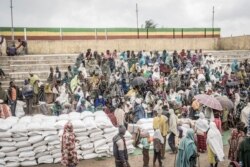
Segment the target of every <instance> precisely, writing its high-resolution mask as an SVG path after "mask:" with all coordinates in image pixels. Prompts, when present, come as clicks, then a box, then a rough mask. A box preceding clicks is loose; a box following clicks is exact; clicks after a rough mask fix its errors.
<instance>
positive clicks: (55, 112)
mask: <svg viewBox="0 0 250 167" xmlns="http://www.w3.org/2000/svg"><path fill="white" fill-rule="evenodd" d="M51 110H52V113H53V115H55V116H59V115H60V114H61V113H62V110H63V107H62V105H61V104H60V101H59V99H58V98H57V99H56V101H55V103H54V104H53V106H52V107H51Z"/></svg>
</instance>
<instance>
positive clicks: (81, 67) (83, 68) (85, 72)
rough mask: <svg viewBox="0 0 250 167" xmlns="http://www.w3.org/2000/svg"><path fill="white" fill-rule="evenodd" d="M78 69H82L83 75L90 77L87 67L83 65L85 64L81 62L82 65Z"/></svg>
mask: <svg viewBox="0 0 250 167" xmlns="http://www.w3.org/2000/svg"><path fill="white" fill-rule="evenodd" d="M78 71H81V72H82V75H83V76H84V78H87V77H88V74H87V70H86V68H85V67H83V64H82V63H81V65H80V67H79V68H78Z"/></svg>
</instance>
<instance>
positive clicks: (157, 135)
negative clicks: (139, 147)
mask: <svg viewBox="0 0 250 167" xmlns="http://www.w3.org/2000/svg"><path fill="white" fill-rule="evenodd" d="M163 143H164V139H163V137H162V135H161V131H160V129H157V130H156V131H155V132H154V141H153V144H154V159H153V166H155V162H156V159H158V162H159V165H160V167H162V161H161V158H162V157H161V152H162V148H163V146H162V145H163Z"/></svg>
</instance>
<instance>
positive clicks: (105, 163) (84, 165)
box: [38, 146, 229, 167]
mask: <svg viewBox="0 0 250 167" xmlns="http://www.w3.org/2000/svg"><path fill="white" fill-rule="evenodd" d="M228 148H229V147H228V146H225V147H224V153H225V155H226V156H227V153H228ZM165 156H166V159H165V160H164V161H163V164H164V167H174V159H175V155H172V154H169V152H167V153H166V155H165ZM152 157H153V155H152V154H151V155H150V167H152V166H153V162H152ZM199 160H200V167H209V164H208V157H207V153H203V154H200V158H199ZM129 163H130V165H131V167H143V163H142V155H138V156H133V155H131V156H129ZM156 164H157V163H156ZM228 164H229V161H228V160H227V158H226V160H225V161H224V162H221V163H219V165H218V167H228ZM61 166H62V165H61V164H55V165H54V164H53V165H51V164H49V165H46V164H45V165H39V166H38V167H61ZM158 166H159V165H158ZM158 166H157V167H158ZM77 167H115V165H114V159H113V157H112V158H106V159H104V160H96V159H91V160H82V161H80V164H79V165H78V166H77ZM198 167H199V166H198Z"/></svg>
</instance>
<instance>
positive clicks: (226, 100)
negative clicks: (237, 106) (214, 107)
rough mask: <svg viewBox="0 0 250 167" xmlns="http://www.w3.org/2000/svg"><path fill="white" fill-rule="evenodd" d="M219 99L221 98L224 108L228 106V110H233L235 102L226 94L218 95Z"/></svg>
mask: <svg viewBox="0 0 250 167" xmlns="http://www.w3.org/2000/svg"><path fill="white" fill-rule="evenodd" d="M216 99H217V100H219V102H220V104H221V106H222V107H223V108H226V109H228V110H231V109H233V108H234V103H233V102H232V101H231V100H230V99H229V98H228V97H226V96H218V97H216Z"/></svg>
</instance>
